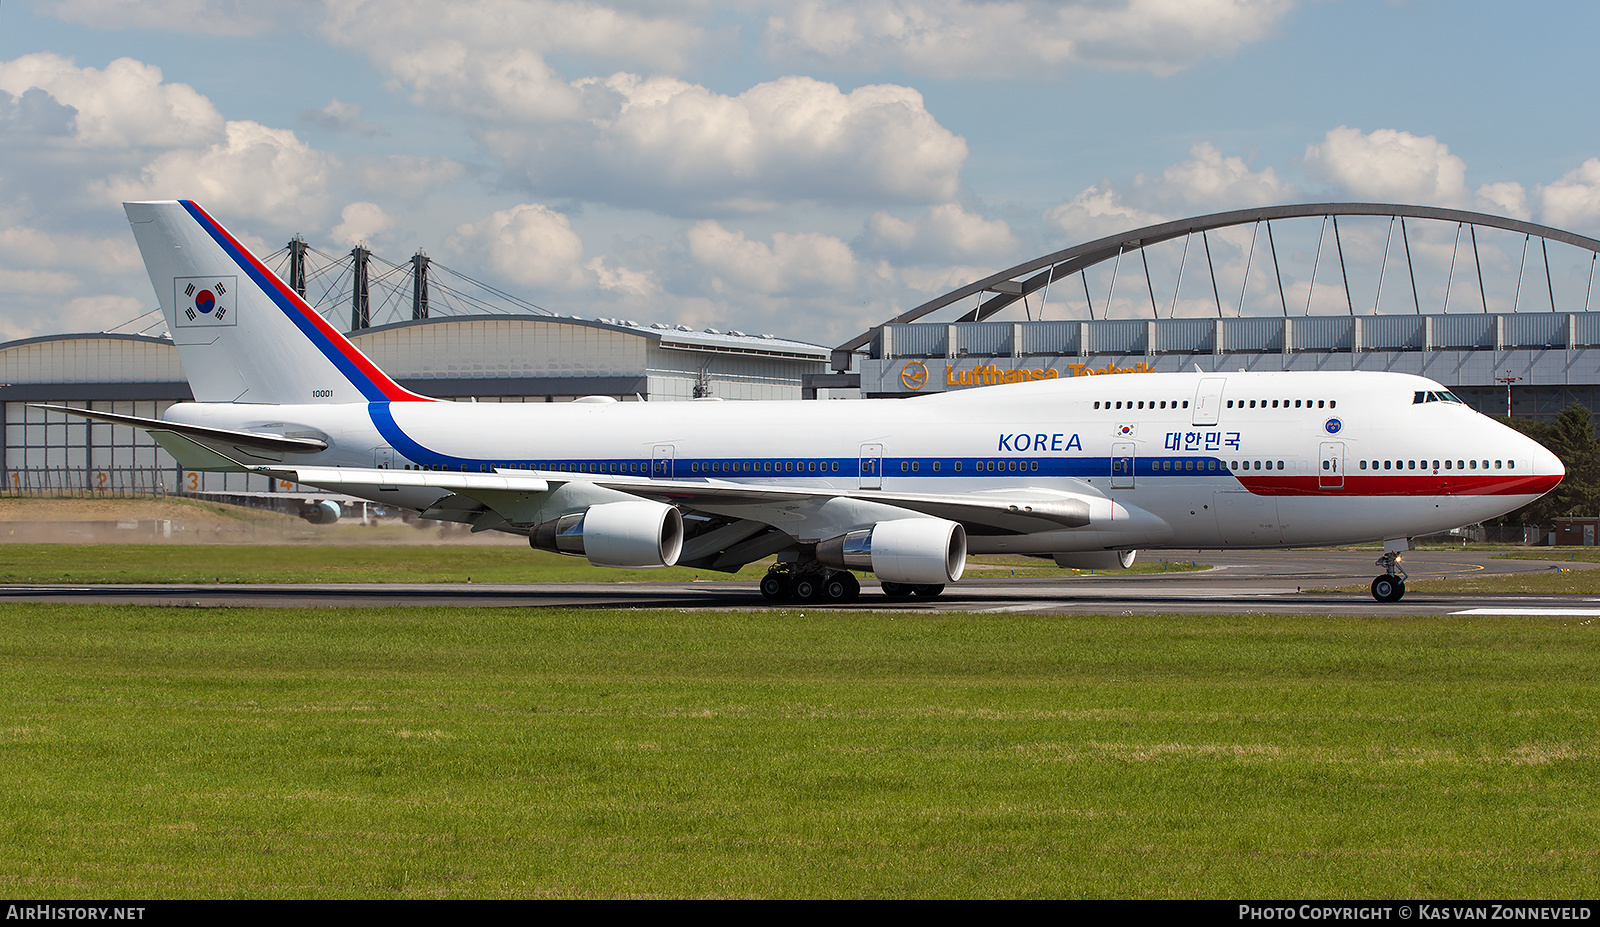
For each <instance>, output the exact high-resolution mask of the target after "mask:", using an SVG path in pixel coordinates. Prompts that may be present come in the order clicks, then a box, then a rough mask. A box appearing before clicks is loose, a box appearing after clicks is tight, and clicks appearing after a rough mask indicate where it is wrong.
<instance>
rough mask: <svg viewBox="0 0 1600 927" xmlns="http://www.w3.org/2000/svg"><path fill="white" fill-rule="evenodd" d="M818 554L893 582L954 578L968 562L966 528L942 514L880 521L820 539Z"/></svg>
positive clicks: (938, 581)
mask: <svg viewBox="0 0 1600 927" xmlns="http://www.w3.org/2000/svg"><path fill="white" fill-rule="evenodd" d="M817 559H818V560H819V561H821V562H822V563H824V564H826V565H827V566H831V567H839V568H842V569H854V570H871V571H872V573H873V574H874V575H876V576H877V577H878V578H879V579H886V580H888V581H889V582H892V583H913V584H916V585H924V584H934V585H942V584H944V583H953V582H955V581H956V580H958V579H960V578H961V571H962V570H964V569H966V566H967V531H966V529H965V528H962V527H961V525H960V524H959V523H957V522H953V521H946V520H945V519H943V518H901V519H896V520H895V521H880V522H878V523H877V524H875V525H873V526H872V527H871V528H863V529H862V530H860V531H851V532H850V533H848V534H842V535H840V536H838V537H836V538H831V539H829V540H826V541H823V542H822V543H821V544H818V545H817Z"/></svg>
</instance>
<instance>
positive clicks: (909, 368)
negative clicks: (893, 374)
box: [900, 361, 928, 389]
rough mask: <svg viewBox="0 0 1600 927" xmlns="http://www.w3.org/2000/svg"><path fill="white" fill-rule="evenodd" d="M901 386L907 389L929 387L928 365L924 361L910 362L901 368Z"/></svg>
mask: <svg viewBox="0 0 1600 927" xmlns="http://www.w3.org/2000/svg"><path fill="white" fill-rule="evenodd" d="M900 385H901V386H904V387H905V388H906V389H922V388H923V387H924V386H927V385H928V365H927V364H924V363H923V362H922V361H908V362H907V363H906V365H905V366H904V367H901V368H900Z"/></svg>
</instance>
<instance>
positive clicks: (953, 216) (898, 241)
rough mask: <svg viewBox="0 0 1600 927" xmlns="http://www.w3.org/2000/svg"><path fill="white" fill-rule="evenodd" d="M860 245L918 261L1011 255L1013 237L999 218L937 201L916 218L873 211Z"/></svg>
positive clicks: (1014, 240)
mask: <svg viewBox="0 0 1600 927" xmlns="http://www.w3.org/2000/svg"><path fill="white" fill-rule="evenodd" d="M862 247H863V249H864V250H866V251H867V252H869V253H876V254H892V255H895V256H897V257H899V258H901V259H904V260H910V261H913V262H919V263H920V262H928V261H959V260H963V259H970V258H973V257H988V256H995V257H1005V256H1010V255H1013V254H1014V252H1015V251H1016V249H1017V237H1016V236H1015V235H1013V234H1012V233H1011V227H1010V226H1008V225H1007V224H1006V223H1005V222H1004V221H1002V220H1000V219H985V218H983V217H982V216H980V215H977V214H975V213H970V212H967V211H966V210H965V209H963V208H962V207H961V206H960V205H959V204H956V203H941V204H940V205H938V206H934V207H933V208H931V209H929V210H928V211H927V213H926V214H925V215H924V216H923V217H922V218H921V219H920V220H916V221H911V220H906V219H900V218H897V217H895V216H892V215H890V214H889V213H887V212H875V213H873V214H872V216H871V217H869V218H868V219H867V230H866V234H865V236H864V237H863V244H862Z"/></svg>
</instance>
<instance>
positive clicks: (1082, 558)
mask: <svg viewBox="0 0 1600 927" xmlns="http://www.w3.org/2000/svg"><path fill="white" fill-rule="evenodd" d="M1138 555H1139V552H1138V551H1136V550H1081V551H1078V550H1075V551H1072V552H1070V553H1065V554H1056V555H1055V558H1056V566H1058V567H1061V568H1062V569H1064V570H1126V569H1127V568H1128V567H1131V566H1133V558H1134V557H1137V556H1138Z"/></svg>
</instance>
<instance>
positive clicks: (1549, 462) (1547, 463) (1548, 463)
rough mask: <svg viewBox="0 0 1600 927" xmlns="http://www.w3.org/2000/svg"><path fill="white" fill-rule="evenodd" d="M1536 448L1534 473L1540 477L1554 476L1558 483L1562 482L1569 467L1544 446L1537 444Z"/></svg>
mask: <svg viewBox="0 0 1600 927" xmlns="http://www.w3.org/2000/svg"><path fill="white" fill-rule="evenodd" d="M1534 447H1535V448H1536V450H1535V451H1534V452H1533V472H1534V473H1535V474H1537V475H1539V476H1553V477H1555V478H1556V482H1560V481H1561V478H1562V477H1564V476H1566V475H1567V465H1566V464H1564V463H1562V462H1561V458H1560V457H1557V456H1556V455H1554V454H1552V453H1550V452H1549V451H1548V450H1546V449H1545V447H1544V445H1542V444H1535V445H1534Z"/></svg>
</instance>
